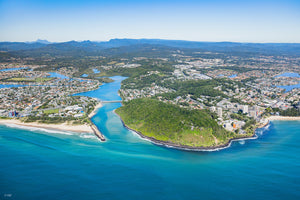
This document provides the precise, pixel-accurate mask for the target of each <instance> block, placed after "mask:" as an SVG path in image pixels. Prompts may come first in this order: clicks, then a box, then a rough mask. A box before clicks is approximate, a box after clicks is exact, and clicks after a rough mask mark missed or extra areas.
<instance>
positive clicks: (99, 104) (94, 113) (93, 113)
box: [88, 102, 103, 118]
mask: <svg viewBox="0 0 300 200" xmlns="http://www.w3.org/2000/svg"><path fill="white" fill-rule="evenodd" d="M102 106H103V105H102V103H101V102H99V103H98V104H97V105H96V106H95V108H94V110H93V111H92V112H91V113H90V114H89V115H88V118H92V117H93V116H94V115H96V111H97V110H98V109H99V108H101V107H102Z"/></svg>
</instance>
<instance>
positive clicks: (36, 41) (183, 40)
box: [0, 38, 300, 44]
mask: <svg viewBox="0 0 300 200" xmlns="http://www.w3.org/2000/svg"><path fill="white" fill-rule="evenodd" d="M116 39H119V40H165V41H182V42H203V43H205V42H207V43H226V42H228V43H244V44H300V41H299V42H272V41H268V42H246V41H245V42H241V41H230V40H227V41H226V40H220V41H203V40H202V41H200V40H198V41H197V40H185V39H161V38H110V39H108V40H89V39H86V40H65V41H49V40H47V39H40V38H38V39H36V40H33V41H1V40H0V42H1V43H2V42H11V43H14V42H18V43H42V42H38V40H42V41H46V42H49V43H50V44H54V43H67V42H86V41H90V42H99V43H100V42H109V41H111V40H116Z"/></svg>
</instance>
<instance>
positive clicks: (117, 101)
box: [101, 100, 122, 103]
mask: <svg viewBox="0 0 300 200" xmlns="http://www.w3.org/2000/svg"><path fill="white" fill-rule="evenodd" d="M101 103H122V100H116V101H101Z"/></svg>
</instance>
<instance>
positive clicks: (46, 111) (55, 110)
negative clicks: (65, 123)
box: [43, 108, 59, 114]
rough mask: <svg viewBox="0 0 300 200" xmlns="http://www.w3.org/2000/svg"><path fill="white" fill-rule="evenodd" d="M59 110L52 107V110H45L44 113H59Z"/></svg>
mask: <svg viewBox="0 0 300 200" xmlns="http://www.w3.org/2000/svg"><path fill="white" fill-rule="evenodd" d="M58 112H59V109H58V108H57V109H51V110H44V111H43V113H44V114H55V113H58Z"/></svg>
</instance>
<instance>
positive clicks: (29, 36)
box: [0, 0, 300, 43]
mask: <svg viewBox="0 0 300 200" xmlns="http://www.w3.org/2000/svg"><path fill="white" fill-rule="evenodd" d="M38 38H40V39H47V40H49V41H53V42H62V41H70V40H92V41H106V40H109V39H112V38H160V39H180V40H193V41H236V42H297V43H300V0H273V1H271V0H260V1H258V0H244V1H237V0H227V1H225V0H223V1H221V0H209V1H208V0H207V1H204V0H198V1H195V0H185V1H179V0H173V1H171V0H160V1H158V0H152V1H143V0H140V1H137V0H123V1H121V0H109V1H104V0H98V1H97V0H72V1H71V0H0V41H33V40H36V39H38Z"/></svg>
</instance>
